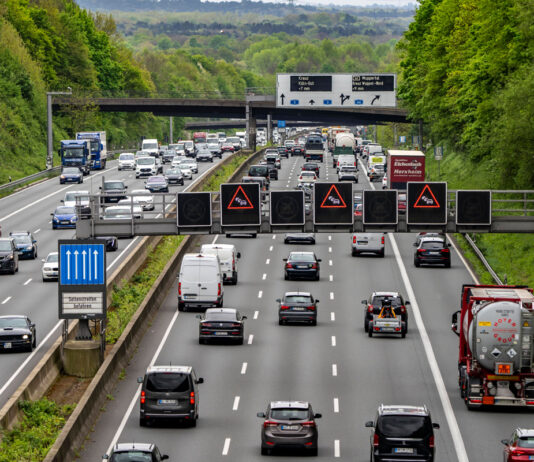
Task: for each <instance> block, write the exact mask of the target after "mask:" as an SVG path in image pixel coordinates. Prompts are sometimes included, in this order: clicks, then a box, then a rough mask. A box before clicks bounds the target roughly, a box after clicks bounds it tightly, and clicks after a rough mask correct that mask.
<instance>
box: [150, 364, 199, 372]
mask: <svg viewBox="0 0 534 462" xmlns="http://www.w3.org/2000/svg"><path fill="white" fill-rule="evenodd" d="M192 371H193V368H192V367H191V366H172V365H169V366H150V367H148V368H147V370H146V373H147V374H154V373H157V372H178V373H181V374H191V372H192Z"/></svg>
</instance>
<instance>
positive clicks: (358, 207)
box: [354, 203, 363, 217]
mask: <svg viewBox="0 0 534 462" xmlns="http://www.w3.org/2000/svg"><path fill="white" fill-rule="evenodd" d="M362 215H363V204H362V203H359V204H354V216H355V217H361V216H362Z"/></svg>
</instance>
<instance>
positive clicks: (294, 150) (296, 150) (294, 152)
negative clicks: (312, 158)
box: [291, 144, 306, 156]
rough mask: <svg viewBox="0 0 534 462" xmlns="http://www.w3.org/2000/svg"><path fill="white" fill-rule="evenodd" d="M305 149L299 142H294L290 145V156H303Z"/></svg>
mask: <svg viewBox="0 0 534 462" xmlns="http://www.w3.org/2000/svg"><path fill="white" fill-rule="evenodd" d="M305 153H306V150H305V149H304V146H303V145H301V144H295V145H293V146H292V147H291V156H304V154H305Z"/></svg>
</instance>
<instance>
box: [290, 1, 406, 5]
mask: <svg viewBox="0 0 534 462" xmlns="http://www.w3.org/2000/svg"><path fill="white" fill-rule="evenodd" d="M295 3H296V4H297V5H305V4H311V5H318V4H321V5H328V4H334V5H338V6H340V5H353V6H354V5H355V6H368V5H380V6H384V5H393V6H405V5H410V4H415V3H416V2H415V0H296V1H295Z"/></svg>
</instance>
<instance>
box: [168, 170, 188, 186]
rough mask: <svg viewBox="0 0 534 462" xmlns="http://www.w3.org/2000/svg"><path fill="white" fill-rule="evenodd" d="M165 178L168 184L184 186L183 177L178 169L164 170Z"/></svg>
mask: <svg viewBox="0 0 534 462" xmlns="http://www.w3.org/2000/svg"><path fill="white" fill-rule="evenodd" d="M165 178H166V179H167V182H168V183H169V184H179V185H182V186H183V185H184V176H183V175H182V171H181V170H180V169H179V168H178V167H169V168H167V169H166V170H165Z"/></svg>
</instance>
